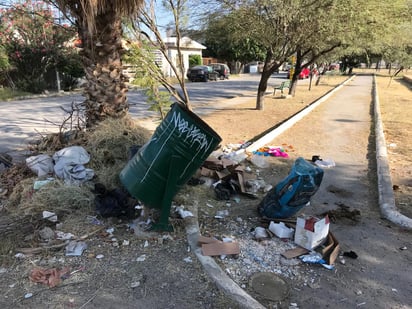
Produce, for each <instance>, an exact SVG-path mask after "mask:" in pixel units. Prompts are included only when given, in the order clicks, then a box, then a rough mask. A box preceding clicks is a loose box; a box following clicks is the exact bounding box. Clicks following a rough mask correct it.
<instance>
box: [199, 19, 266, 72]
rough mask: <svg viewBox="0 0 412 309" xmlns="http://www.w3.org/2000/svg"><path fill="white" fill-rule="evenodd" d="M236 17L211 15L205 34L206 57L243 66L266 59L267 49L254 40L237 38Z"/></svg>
mask: <svg viewBox="0 0 412 309" xmlns="http://www.w3.org/2000/svg"><path fill="white" fill-rule="evenodd" d="M234 18H236V16H232V15H231V14H230V13H229V14H228V15H221V14H217V13H215V14H210V16H208V18H207V20H208V22H207V29H206V30H205V31H204V32H203V33H204V35H203V36H204V38H203V40H204V45H206V46H207V49H206V51H205V55H206V56H209V57H215V58H218V59H222V60H224V61H226V62H228V63H230V62H240V63H241V66H243V65H245V64H247V63H249V62H252V61H261V60H264V58H265V49H264V47H263V46H261V45H260V44H259V42H256V40H254V39H253V38H249V37H240V38H238V37H237V33H236V26H235V25H236V22H234V21H233V19H234Z"/></svg>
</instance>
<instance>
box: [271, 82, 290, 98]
mask: <svg viewBox="0 0 412 309" xmlns="http://www.w3.org/2000/svg"><path fill="white" fill-rule="evenodd" d="M289 87H290V80H287V81H285V82H282V83H281V84H280V85H279V86H275V87H274V88H273V96H275V95H276V91H278V90H280V92H281V93H282V94H283V90H284V89H286V88H287V89H289Z"/></svg>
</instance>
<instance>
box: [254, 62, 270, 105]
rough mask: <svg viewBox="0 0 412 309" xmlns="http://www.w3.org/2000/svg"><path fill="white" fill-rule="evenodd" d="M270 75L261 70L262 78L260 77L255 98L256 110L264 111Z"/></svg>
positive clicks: (268, 72)
mask: <svg viewBox="0 0 412 309" xmlns="http://www.w3.org/2000/svg"><path fill="white" fill-rule="evenodd" d="M271 75H272V73H271V72H270V71H266V70H265V68H264V69H263V72H262V76H261V77H260V81H259V87H258V92H257V97H256V109H257V110H260V111H263V110H264V109H265V93H266V89H267V88H268V80H269V78H270V76H271Z"/></svg>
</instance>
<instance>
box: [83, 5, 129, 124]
mask: <svg viewBox="0 0 412 309" xmlns="http://www.w3.org/2000/svg"><path fill="white" fill-rule="evenodd" d="M77 23H78V29H79V34H80V37H81V39H82V43H83V50H82V52H81V55H82V59H83V64H84V68H85V72H86V85H85V87H84V94H83V95H84V96H85V101H84V104H85V108H86V126H87V127H92V126H94V125H95V124H96V123H98V122H100V121H102V120H104V119H106V118H108V117H111V118H120V117H123V116H125V115H126V114H127V112H128V110H129V104H128V103H127V96H126V93H127V90H128V88H127V85H126V82H127V77H126V76H124V75H123V73H122V60H121V56H122V54H123V53H124V49H123V46H122V25H121V17H120V16H119V15H117V14H114V13H113V11H108V12H104V13H99V14H97V16H96V17H95V23H96V24H95V29H96V31H94V33H93V34H90V32H89V31H88V30H87V29H88V27H87V24H86V21H85V20H80V19H78V20H77Z"/></svg>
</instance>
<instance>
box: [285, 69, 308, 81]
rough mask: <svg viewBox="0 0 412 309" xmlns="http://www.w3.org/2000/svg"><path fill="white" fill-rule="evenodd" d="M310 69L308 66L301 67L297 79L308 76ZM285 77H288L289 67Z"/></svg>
mask: <svg viewBox="0 0 412 309" xmlns="http://www.w3.org/2000/svg"><path fill="white" fill-rule="evenodd" d="M309 76H310V70H309V69H308V68H303V69H302V70H301V71H300V73H299V79H305V78H309ZM286 78H287V79H289V78H290V69H289V70H288V74H287V76H286Z"/></svg>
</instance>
